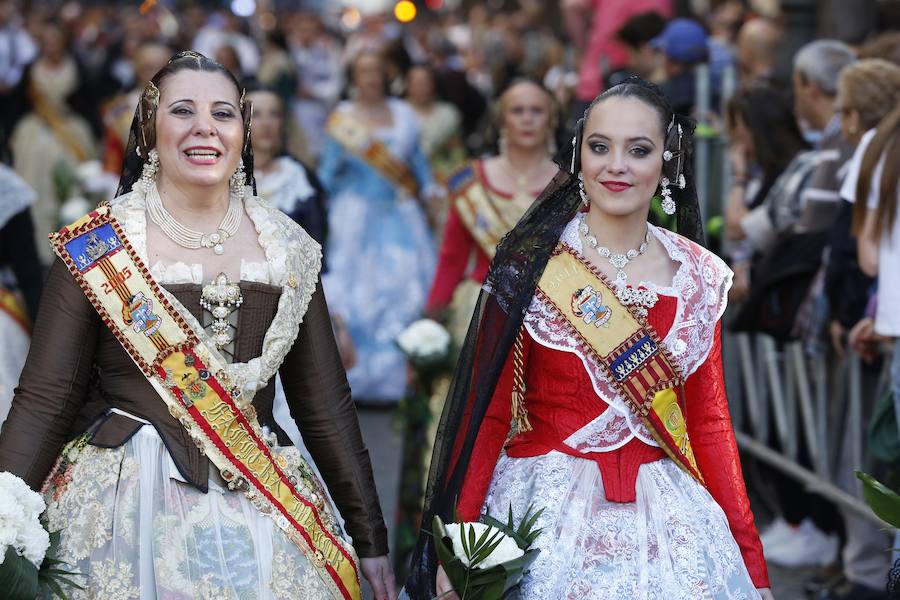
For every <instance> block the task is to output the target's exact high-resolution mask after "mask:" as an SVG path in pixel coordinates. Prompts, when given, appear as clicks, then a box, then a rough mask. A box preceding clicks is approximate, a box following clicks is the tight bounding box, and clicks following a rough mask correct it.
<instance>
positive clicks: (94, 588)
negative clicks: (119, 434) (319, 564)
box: [45, 426, 331, 600]
mask: <svg viewBox="0 0 900 600" xmlns="http://www.w3.org/2000/svg"><path fill="white" fill-rule="evenodd" d="M281 451H282V452H292V451H294V450H292V449H282V450H281ZM68 458H69V459H70V460H71V463H70V464H68V466H67V468H65V470H64V471H62V472H61V473H60V474H58V475H57V476H56V477H54V478H53V480H52V484H51V485H50V487H49V488H48V489H47V491H46V494H45V499H46V500H47V504H48V507H47V516H48V519H49V524H50V530H51V531H53V530H57V529H58V530H61V531H62V536H61V542H60V552H59V556H58V558H60V559H61V560H63V561H64V562H65V563H67V565H68V566H69V570H72V571H77V572H79V573H81V574H82V575H83V576H84V577H80V578H76V582H77V583H80V584H81V585H83V587H85V590H84V591H79V590H77V589H67V593H68V597H69V598H70V600H79V599H84V598H90V599H98V600H99V599H103V600H113V599H115V600H132V599H134V600H156V599H160V600H189V599H190V600H194V599H197V600H199V599H203V600H206V599H213V598H214V599H215V600H237V599H241V600H243V599H254V600H288V599H291V600H293V599H304V600H307V599H308V600H313V599H314V600H320V599H324V598H330V597H331V595H330V592H328V590H327V588H326V587H325V586H324V584H323V582H322V580H321V579H320V577H319V575H318V574H317V573H316V572H315V571H314V570H313V567H312V566H311V564H310V563H309V561H308V560H307V559H306V557H305V555H304V554H303V553H302V552H301V551H300V550H299V549H298V548H297V546H295V545H294V544H293V543H292V542H291V541H290V540H288V539H287V537H285V536H284V535H283V534H282V532H281V531H280V530H279V529H278V528H277V527H276V526H275V524H274V522H273V521H272V520H271V519H269V518H267V517H265V516H263V515H262V514H260V512H259V511H258V510H257V509H256V508H255V507H254V506H253V505H252V504H250V502H249V501H248V500H247V499H246V498H245V497H244V495H243V494H242V493H239V492H232V491H229V490H228V489H227V488H225V487H223V486H222V485H221V484H220V483H217V482H216V481H215V480H214V479H213V478H212V477H211V478H210V481H209V484H210V489H209V493H207V494H203V493H202V492H200V491H198V490H197V489H196V488H194V487H193V486H191V485H188V484H187V483H184V482H183V480H182V478H181V476H180V475H179V474H178V472H177V470H176V469H175V465H174V462H173V461H172V459H171V458H170V456H169V454H168V451H167V450H166V448H165V446H164V445H163V442H162V439H161V438H160V437H159V434H157V432H156V430H155V429H154V428H153V427H151V426H144V427H141V429H140V430H139V431H138V433H137V434H135V435H134V437H132V438H131V440H129V441H128V442H127V443H126V444H124V445H123V446H120V447H118V448H97V447H95V446H83V447H82V448H80V449H69V450H68Z"/></svg>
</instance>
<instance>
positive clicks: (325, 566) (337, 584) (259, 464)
mask: <svg viewBox="0 0 900 600" xmlns="http://www.w3.org/2000/svg"><path fill="white" fill-rule="evenodd" d="M50 240H51V242H52V244H53V247H54V250H55V252H56V254H57V255H58V256H59V257H60V258H61V259H62V260H63V261H64V262H65V264H66V266H67V267H68V268H69V271H70V272H71V273H72V275H73V277H74V278H75V280H76V281H77V282H78V285H79V286H80V287H81V289H82V291H84V294H85V295H86V296H87V298H88V299H89V300H90V302H91V304H92V305H93V306H94V308H95V309H96V310H97V312H98V313H99V314H100V317H101V318H102V319H103V322H104V323H105V324H106V326H107V327H109V328H110V330H111V331H112V332H113V333H114V334H115V336H116V338H117V339H118V340H119V342H120V343H121V344H122V346H123V347H124V348H125V350H126V351H127V352H128V354H129V356H131V358H132V360H133V361H134V362H135V364H136V365H137V366H138V368H140V369H141V371H142V372H143V373H144V375H145V376H146V377H147V380H148V381H149V382H150V383H151V384H152V385H153V388H154V389H155V390H156V391H157V393H158V394H159V395H160V397H161V398H162V399H163V401H165V403H166V405H167V406H168V408H169V412H170V413H171V414H172V416H173V417H175V418H176V419H178V420H179V422H180V423H181V424H182V426H183V427H184V428H185V429H186V430H187V432H188V433H189V434H190V436H191V438H192V439H193V440H194V442H195V443H196V444H197V446H198V447H199V448H200V451H201V452H203V453H204V454H205V455H206V456H207V457H209V459H210V460H211V461H212V463H213V464H214V465H215V466H216V467H217V468H218V469H219V472H220V473H221V474H222V478H223V479H224V480H225V481H226V482H227V483H228V487H229V488H230V489H237V490H240V491H242V492H243V493H244V494H246V496H247V498H248V499H249V500H250V501H251V502H252V503H253V505H254V506H256V507H257V508H258V509H259V511H260V512H261V513H263V514H265V515H267V516H269V517H271V518H272V520H273V521H274V522H275V524H276V525H277V526H278V527H279V528H280V529H281V530H282V531H283V532H284V533H285V535H286V536H287V537H288V538H289V539H290V540H291V541H293V542H294V543H295V544H296V545H297V546H298V547H299V548H300V549H301V550H302V551H303V552H304V554H305V555H306V556H307V557H308V558H309V560H310V563H311V564H312V565H313V566H314V567H315V570H316V572H317V573H318V574H319V576H320V577H321V578H322V580H323V581H324V582H325V584H326V586H327V587H328V588H329V589H330V590H331V592H332V597H334V598H336V599H351V598H352V599H357V598H359V597H360V587H359V574H358V571H357V563H356V558H355V554H354V553H353V549H352V548H351V547H350V546H349V545H348V544H347V542H346V541H344V540H343V539H342V538H341V537H340V536H339V535H336V534H335V533H334V532H333V531H332V530H331V528H330V527H329V526H328V524H329V523H330V522H331V517H330V516H329V515H328V514H327V512H326V511H325V503H324V498H322V497H319V495H317V494H315V493H309V492H307V493H306V494H304V493H301V491H300V486H301V485H303V482H302V481H301V479H299V478H298V477H296V476H295V475H293V474H289V472H288V471H287V469H286V467H287V466H288V463H287V460H286V459H285V458H284V456H283V455H281V454H276V453H275V452H273V447H274V442H272V441H268V440H267V439H266V438H265V437H264V436H263V433H262V431H261V429H260V426H259V423H258V421H257V419H256V413H255V410H254V409H253V406H252V405H250V404H249V403H248V402H244V401H243V398H242V393H241V390H240V389H239V388H238V387H236V386H235V385H234V384H233V383H232V382H231V381H230V380H229V378H228V376H227V375H226V372H225V365H224V364H222V363H221V359H219V358H217V355H213V354H212V353H211V352H210V351H209V350H208V348H207V347H206V346H205V344H204V342H203V341H202V340H201V339H200V338H199V337H198V335H197V334H196V333H195V332H194V331H193V330H192V329H191V328H190V326H189V325H188V324H187V323H186V322H185V320H184V319H183V318H182V316H181V314H180V313H178V311H177V310H176V309H175V308H174V307H173V306H172V305H171V304H170V303H169V302H168V300H167V299H166V297H165V296H164V295H163V293H162V290H161V289H160V287H159V286H158V284H157V283H156V281H155V280H154V279H153V278H152V276H151V275H150V272H149V270H148V269H147V267H146V266H145V265H144V263H143V261H142V260H141V259H140V257H139V256H138V255H137V253H136V252H135V250H134V249H133V248H132V246H131V244H130V243H129V241H128V240H127V239H126V237H125V234H124V232H123V230H122V228H121V227H120V225H119V223H118V221H116V219H115V218H113V217H112V215H111V214H110V208H109V206H108V205H103V206H101V207H100V208H98V209H97V210H96V211H94V212H91V213H90V214H88V215H86V216H85V217H82V218H81V219H79V220H78V221H76V222H75V223H73V224H72V225H70V226H68V227H64V228H63V229H61V230H60V231H59V232H58V233H55V234H52V235H51V236H50Z"/></svg>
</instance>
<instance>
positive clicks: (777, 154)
mask: <svg viewBox="0 0 900 600" xmlns="http://www.w3.org/2000/svg"><path fill="white" fill-rule="evenodd" d="M727 109H728V110H727V115H726V116H727V118H728V126H729V134H728V135H729V158H730V162H731V173H732V185H731V192H730V194H729V197H728V202H727V205H726V208H725V225H726V235H727V237H728V238H729V239H731V240H743V239H744V238H746V232H745V231H744V228H743V224H742V221H743V219H744V218H745V217H746V216H747V214H748V213H749V212H750V211H751V210H753V209H755V208H756V207H758V206H760V205H761V204H762V203H763V201H764V200H765V198H766V195H767V194H768V193H769V190H770V189H771V188H772V186H773V185H774V184H775V180H776V179H778V177H779V176H780V175H781V173H782V172H783V171H784V170H785V169H786V168H787V166H788V165H789V164H790V162H791V161H792V160H793V159H794V157H795V156H797V154H799V153H800V152H802V151H804V150H806V148H807V144H806V141H805V140H804V139H803V135H802V133H801V132H800V129H799V128H798V127H797V121H796V120H795V119H794V113H793V111H792V107H791V104H790V102H789V101H788V99H787V95H786V94H784V93H783V92H782V90H780V89H778V88H776V87H774V86H772V85H771V84H768V83H765V82H762V81H759V82H755V83H751V84H749V85H745V86H742V87H741V88H740V89H739V90H738V91H737V92H736V93H735V95H734V96H733V97H732V98H731V100H730V101H729V103H728V107H727ZM734 251H735V252H736V253H738V254H733V255H732V259H733V260H734V263H735V264H734V265H733V268H735V285H734V287H735V293H736V294H739V293H740V292H746V291H747V289H745V288H746V286H748V285H749V260H750V258H751V256H752V245H751V246H749V247H748V246H746V245H740V244H739V245H736V247H735V249H734Z"/></svg>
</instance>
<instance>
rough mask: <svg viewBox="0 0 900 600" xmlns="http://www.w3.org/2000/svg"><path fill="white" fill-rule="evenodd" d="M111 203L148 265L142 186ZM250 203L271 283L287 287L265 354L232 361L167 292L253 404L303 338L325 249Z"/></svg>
mask: <svg viewBox="0 0 900 600" xmlns="http://www.w3.org/2000/svg"><path fill="white" fill-rule="evenodd" d="M110 204H111V206H112V214H113V216H114V217H115V218H116V219H117V220H118V221H119V223H120V224H121V225H122V228H123V229H124V231H125V235H126V236H127V237H128V239H129V241H130V242H131V244H132V246H133V247H134V250H135V252H137V254H138V256H139V257H140V258H141V260H143V261H144V263H145V264H147V212H146V202H145V200H144V194H143V192H142V191H141V187H140V186H139V185H136V186H135V188H134V191H132V192H131V193H128V194H125V195H123V196H120V197H118V198H116V199H114V200H113V201H112V202H111V203H110ZM244 207H245V209H246V212H247V215H248V216H249V217H250V220H251V221H252V222H253V225H254V227H255V228H256V232H257V233H258V234H259V245H260V246H261V247H262V249H263V251H264V253H265V256H266V260H267V262H268V265H269V273H270V282H271V284H272V285H276V286H279V287H281V297H280V299H279V301H278V310H277V312H276V314H275V318H274V319H273V320H272V323H271V324H270V325H269V328H268V330H267V331H266V334H265V337H264V338H263V347H262V354H260V356H258V357H256V358H253V359H251V360H250V361H248V362H245V363H231V364H227V363H228V361H227V360H225V359H224V358H223V357H222V356H220V355H218V352H217V350H216V349H215V344H214V343H212V341H211V340H210V339H209V336H208V335H207V334H206V332H205V330H204V329H203V327H202V326H201V325H200V323H199V322H198V321H197V319H195V318H194V316H193V314H191V312H190V311H189V310H188V309H187V308H185V307H184V306H182V304H181V303H180V302H179V301H178V299H177V298H175V297H174V296H172V295H171V294H169V293H168V292H166V291H165V289H163V290H162V291H163V293H164V294H165V295H166V297H167V299H168V300H169V302H171V303H172V306H174V307H175V309H176V310H177V311H178V312H179V313H180V314H181V315H182V316H183V317H184V318H185V320H186V321H187V323H188V324H189V325H190V326H191V328H192V329H193V330H194V331H195V332H196V333H197V335H198V337H199V338H200V339H201V340H203V341H204V342H205V345H206V347H207V349H209V351H210V353H211V354H213V355H215V356H216V357H217V358H219V359H220V360H221V361H222V362H223V363H226V364H227V366H226V372H227V374H228V376H229V377H230V378H231V380H232V381H233V382H234V383H235V384H236V385H238V386H239V387H240V388H241V391H242V393H243V398H242V401H243V402H242V404H244V405H247V404H249V403H250V402H252V401H253V397H254V395H255V394H256V392H258V391H259V390H261V389H262V388H264V387H265V386H266V384H267V383H268V382H269V380H270V379H271V378H272V377H273V376H274V375H275V373H276V372H277V370H278V368H279V367H280V366H281V363H282V362H283V361H284V358H285V356H286V355H287V353H288V352H289V351H290V349H291V347H292V346H293V344H294V340H295V339H296V338H297V333H298V332H299V331H300V324H301V323H302V322H303V317H304V315H305V314H306V309H307V308H308V307H309V303H310V300H311V299H312V295H313V292H315V289H316V282H317V280H318V275H319V269H320V268H321V264H322V249H321V246H319V244H318V243H317V242H316V241H315V240H313V239H312V238H311V237H310V236H309V234H307V233H306V232H305V231H304V230H303V228H302V227H300V226H299V225H297V224H296V223H295V222H294V221H292V220H291V219H290V218H289V217H288V216H287V215H285V214H284V213H282V212H280V211H278V210H276V209H274V208H272V207H271V206H269V205H268V203H267V202H265V201H264V200H263V199H261V198H259V197H256V196H247V197H246V198H245V199H244Z"/></svg>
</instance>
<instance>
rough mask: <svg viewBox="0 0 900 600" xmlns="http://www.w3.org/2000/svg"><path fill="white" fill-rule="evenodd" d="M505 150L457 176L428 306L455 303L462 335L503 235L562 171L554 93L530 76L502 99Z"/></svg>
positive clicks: (456, 327)
mask: <svg viewBox="0 0 900 600" xmlns="http://www.w3.org/2000/svg"><path fill="white" fill-rule="evenodd" d="M496 114H497V115H498V119H497V120H498V123H497V128H498V129H499V132H500V139H499V143H498V146H499V153H498V154H497V155H496V156H491V157H488V158H479V159H476V160H474V161H472V162H471V163H470V164H468V165H466V166H465V167H464V168H462V169H461V170H459V171H457V172H456V173H455V174H454V175H452V176H451V177H450V179H449V181H448V187H449V189H450V211H449V214H448V217H447V223H446V225H445V228H444V236H443V243H442V245H441V250H440V256H439V259H438V267H437V271H436V273H435V278H434V283H433V284H432V287H431V293H430V294H429V297H428V305H427V312H428V313H431V314H436V313H439V312H441V311H442V310H443V309H446V308H448V307H449V308H450V309H451V316H450V318H449V324H450V330H451V332H452V333H453V334H454V337H455V338H456V340H457V341H460V342H461V341H462V340H461V338H462V336H464V335H465V330H466V327H467V326H468V324H469V319H470V318H471V315H472V309H473V308H474V306H475V301H476V300H477V299H478V291H479V290H480V288H481V282H482V281H484V277H485V275H487V270H488V265H489V264H490V262H491V259H492V258H493V257H494V250H495V248H496V245H497V243H498V242H499V241H500V239H501V238H502V237H503V236H504V235H505V234H506V232H507V231H509V230H510V229H512V228H513V226H514V225H515V224H516V222H518V220H519V219H520V218H521V217H522V215H523V214H525V211H526V210H528V207H529V206H531V204H532V203H533V202H534V199H535V198H537V196H538V195H539V194H540V193H541V190H543V189H544V186H546V185H547V183H548V182H549V181H550V179H551V178H552V177H553V176H554V175H555V174H556V171H557V168H556V165H555V164H554V163H553V160H552V153H553V148H552V146H553V136H554V133H555V129H556V123H557V121H558V119H557V114H556V106H555V102H554V100H553V96H552V95H551V94H550V92H549V91H548V90H547V89H546V88H544V87H543V86H541V85H540V84H538V83H536V82H534V81H531V80H529V79H518V80H516V81H514V82H513V83H512V84H511V85H510V86H509V87H507V88H506V90H505V91H504V92H503V93H502V94H501V95H500V97H499V99H498V100H497V111H496Z"/></svg>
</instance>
